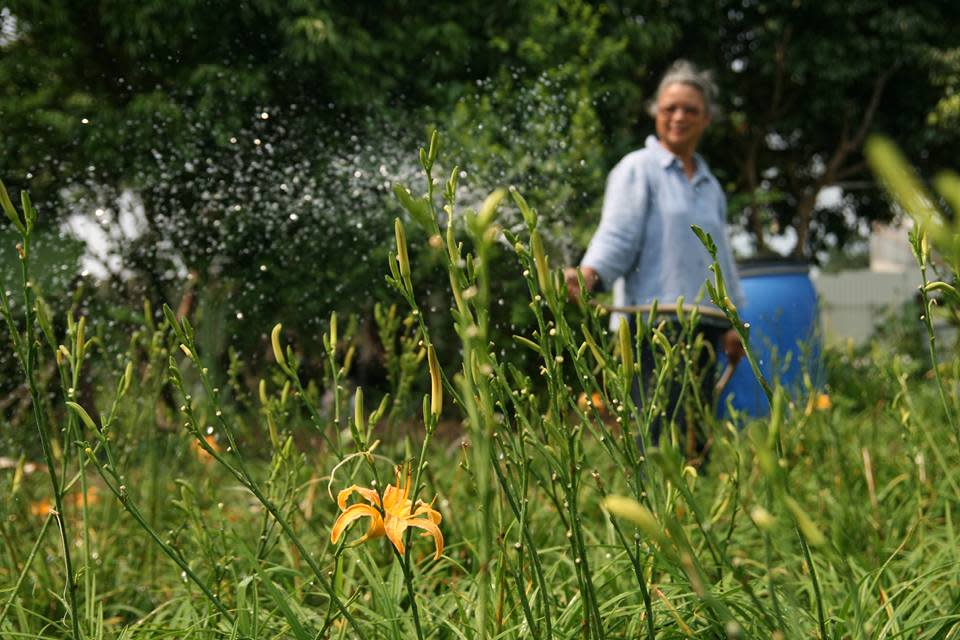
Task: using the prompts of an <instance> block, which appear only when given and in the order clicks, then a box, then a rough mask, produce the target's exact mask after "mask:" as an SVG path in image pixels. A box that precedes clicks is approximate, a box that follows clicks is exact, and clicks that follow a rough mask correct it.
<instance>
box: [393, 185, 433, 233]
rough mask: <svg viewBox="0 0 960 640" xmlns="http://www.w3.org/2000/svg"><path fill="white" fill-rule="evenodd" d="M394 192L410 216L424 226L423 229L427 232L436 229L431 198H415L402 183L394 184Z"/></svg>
mask: <svg viewBox="0 0 960 640" xmlns="http://www.w3.org/2000/svg"><path fill="white" fill-rule="evenodd" d="M393 193H394V194H395V195H396V196H397V200H399V201H400V204H401V205H403V208H404V209H406V210H407V212H409V213H410V217H412V218H413V220H414V222H416V223H417V224H418V225H420V226H421V227H423V230H424V231H426V232H427V233H432V232H433V231H434V228H433V226H434V225H433V215H432V212H431V208H430V200H428V199H427V198H414V197H413V196H412V195H410V192H409V191H407V188H406V187H404V186H403V185H402V184H395V185H394V186H393Z"/></svg>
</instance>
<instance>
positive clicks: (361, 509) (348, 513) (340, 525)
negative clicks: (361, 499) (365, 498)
mask: <svg viewBox="0 0 960 640" xmlns="http://www.w3.org/2000/svg"><path fill="white" fill-rule="evenodd" d="M364 517H370V518H373V519H374V521H377V520H381V521H382V518H381V517H380V512H379V511H377V510H376V509H375V508H373V507H371V506H370V505H368V504H354V505H351V506H350V507H348V508H347V509H346V510H345V511H344V512H343V513H341V514H340V517H339V518H337V521H336V522H334V523H333V529H331V530H330V542H332V543H334V544H336V543H337V540H339V539H340V536H341V535H342V534H343V532H344V531H345V530H346V528H347V527H348V526H350V524H351V523H352V522H353V521H354V520H359V519H360V518H364ZM371 528H372V527H371Z"/></svg>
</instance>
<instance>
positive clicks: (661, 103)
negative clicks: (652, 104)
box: [656, 83, 710, 157]
mask: <svg viewBox="0 0 960 640" xmlns="http://www.w3.org/2000/svg"><path fill="white" fill-rule="evenodd" d="M656 122H657V137H658V138H660V142H661V143H662V144H663V146H665V147H666V148H667V149H669V150H670V151H671V152H672V153H673V154H675V155H678V156H681V157H683V156H688V155H690V154H692V153H693V152H694V151H695V150H696V148H697V144H698V143H699V142H700V138H701V137H702V136H703V132H704V130H706V128H707V125H708V124H710V116H709V115H708V114H707V105H706V102H705V101H704V99H703V94H701V93H700V91H699V90H698V89H696V88H694V87H691V86H690V85H688V84H681V83H677V84H671V85H668V86H667V87H666V88H664V89H663V91H661V92H660V97H659V98H658V99H657V118H656Z"/></svg>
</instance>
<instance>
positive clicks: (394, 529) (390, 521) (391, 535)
mask: <svg viewBox="0 0 960 640" xmlns="http://www.w3.org/2000/svg"><path fill="white" fill-rule="evenodd" d="M384 529H385V530H386V534H387V539H388V540H390V542H391V543H392V544H393V546H394V548H396V550H397V551H399V552H400V555H403V551H404V546H403V532H404V531H406V530H407V522H406V520H405V519H404V518H396V517H391V516H387V521H386V522H385V523H384Z"/></svg>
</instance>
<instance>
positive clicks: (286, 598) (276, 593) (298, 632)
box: [261, 572, 313, 640]
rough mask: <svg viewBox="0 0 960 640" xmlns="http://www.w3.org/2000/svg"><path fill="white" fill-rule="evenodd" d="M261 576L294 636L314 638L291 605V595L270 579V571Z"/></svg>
mask: <svg viewBox="0 0 960 640" xmlns="http://www.w3.org/2000/svg"><path fill="white" fill-rule="evenodd" d="M261 577H262V581H261V584H262V585H263V586H264V589H266V591H267V594H268V595H269V596H270V599H271V600H273V603H274V604H275V605H277V609H278V610H279V611H280V613H281V614H283V617H284V618H285V619H286V621H287V624H289V625H290V630H291V631H292V632H293V636H294V637H295V638H296V639H297V640H313V635H312V634H310V633H307V630H306V629H304V628H303V625H302V624H301V623H300V619H299V618H297V616H296V614H295V613H294V612H293V609H292V608H291V607H290V595H289V594H287V593H286V592H285V591H281V590H280V589H278V588H277V585H275V584H273V581H272V580H270V576H269V572H264V573H262V574H261Z"/></svg>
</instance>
